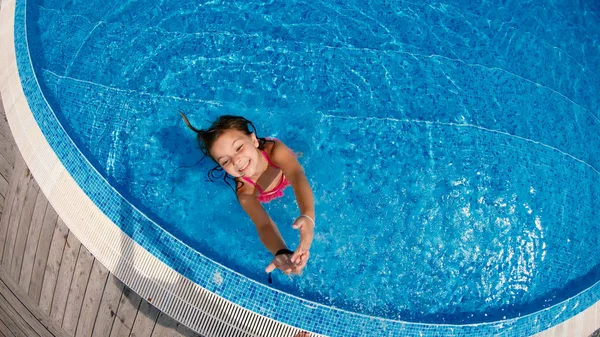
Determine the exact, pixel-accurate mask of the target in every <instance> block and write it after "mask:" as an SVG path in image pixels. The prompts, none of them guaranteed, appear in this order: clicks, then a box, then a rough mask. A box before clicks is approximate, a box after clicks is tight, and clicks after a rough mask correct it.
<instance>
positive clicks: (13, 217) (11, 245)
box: [2, 168, 33, 272]
mask: <svg viewBox="0 0 600 337" xmlns="http://www.w3.org/2000/svg"><path fill="white" fill-rule="evenodd" d="M32 181H33V177H32V176H31V172H29V169H28V168H25V169H24V170H23V171H21V177H20V179H19V186H17V191H16V195H15V198H14V200H13V204H12V207H11V210H10V219H9V220H8V221H9V224H10V225H9V227H8V231H7V233H6V243H5V245H4V255H3V257H2V267H4V269H5V270H7V271H9V272H10V266H11V263H12V261H13V253H14V249H15V241H16V240H17V234H18V233H19V222H20V219H21V213H22V210H23V206H24V205H25V198H26V196H27V191H28V190H29V187H30V186H31V182H32ZM5 216H7V214H5Z"/></svg>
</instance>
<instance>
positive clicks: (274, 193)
mask: <svg viewBox="0 0 600 337" xmlns="http://www.w3.org/2000/svg"><path fill="white" fill-rule="evenodd" d="M260 152H262V154H263V156H264V157H265V159H266V160H267V163H269V166H271V167H274V168H276V169H280V168H279V166H277V165H275V164H273V162H271V160H270V159H269V157H268V156H267V153H266V152H265V151H263V150H261V151H260ZM242 179H244V180H245V181H247V182H249V183H250V184H252V185H254V187H256V189H257V190H258V191H259V192H260V194H259V195H258V197H257V199H258V201H260V202H263V203H264V202H269V201H271V200H273V199H277V198H279V197H282V196H283V190H284V189H285V188H286V187H288V186H290V182H289V181H288V180H287V178H286V177H285V175H284V174H283V173H282V174H281V180H280V181H279V184H277V186H275V188H273V189H272V190H271V191H268V192H265V191H263V189H262V188H260V186H258V184H257V183H255V182H254V181H252V179H250V178H248V177H242Z"/></svg>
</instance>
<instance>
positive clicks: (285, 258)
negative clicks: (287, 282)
mask: <svg viewBox="0 0 600 337" xmlns="http://www.w3.org/2000/svg"><path fill="white" fill-rule="evenodd" d="M291 257H292V254H281V255H277V256H274V257H273V260H272V261H271V263H270V264H269V265H268V266H267V269H265V271H266V272H267V273H270V272H272V271H273V270H275V269H279V270H281V271H282V272H283V273H284V274H286V275H289V274H290V273H292V272H294V269H295V265H294V263H292V261H291Z"/></svg>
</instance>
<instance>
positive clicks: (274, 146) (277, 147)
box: [264, 138, 286, 158]
mask: <svg viewBox="0 0 600 337" xmlns="http://www.w3.org/2000/svg"><path fill="white" fill-rule="evenodd" d="M267 140H268V141H267V142H266V144H265V149H264V151H265V152H266V153H267V156H269V158H272V157H273V155H275V154H276V153H277V152H279V151H281V150H283V149H284V148H286V146H285V144H283V142H282V141H280V140H279V139H277V138H267Z"/></svg>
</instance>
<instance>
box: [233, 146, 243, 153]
mask: <svg viewBox="0 0 600 337" xmlns="http://www.w3.org/2000/svg"><path fill="white" fill-rule="evenodd" d="M242 147H244V145H241V146H240V147H238V148H237V150H236V151H235V152H240V150H241V149H242Z"/></svg>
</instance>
